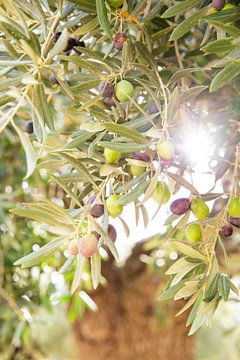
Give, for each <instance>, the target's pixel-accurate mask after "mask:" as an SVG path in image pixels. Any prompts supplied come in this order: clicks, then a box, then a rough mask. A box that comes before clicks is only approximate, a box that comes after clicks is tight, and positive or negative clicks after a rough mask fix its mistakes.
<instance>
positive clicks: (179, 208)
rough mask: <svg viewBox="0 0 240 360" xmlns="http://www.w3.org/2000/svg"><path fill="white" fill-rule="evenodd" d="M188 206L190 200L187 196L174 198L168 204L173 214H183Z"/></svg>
mask: <svg viewBox="0 0 240 360" xmlns="http://www.w3.org/2000/svg"><path fill="white" fill-rule="evenodd" d="M189 208H190V201H189V199H187V198H181V199H177V200H174V201H173V202H172V203H171V205H170V210H171V212H172V213H173V214H175V215H183V214H185V213H186V212H187V211H188V210H189Z"/></svg>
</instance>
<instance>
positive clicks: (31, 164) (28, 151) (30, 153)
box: [12, 122, 37, 179]
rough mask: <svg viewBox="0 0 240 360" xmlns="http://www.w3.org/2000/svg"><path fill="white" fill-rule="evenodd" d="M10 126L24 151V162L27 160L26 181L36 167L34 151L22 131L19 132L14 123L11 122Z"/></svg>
mask: <svg viewBox="0 0 240 360" xmlns="http://www.w3.org/2000/svg"><path fill="white" fill-rule="evenodd" d="M12 125H13V127H14V129H15V130H16V132H17V134H18V136H19V138H20V141H21V143H22V146H23V148H24V151H25V155H26V160H27V173H26V176H25V179H27V178H28V177H29V176H31V175H32V173H33V171H34V170H35V167H36V163H37V158H36V154H35V150H34V148H33V146H32V144H31V142H30V140H29V138H28V136H27V135H26V134H25V133H24V132H22V130H20V128H19V127H18V126H16V125H15V123H14V122H12Z"/></svg>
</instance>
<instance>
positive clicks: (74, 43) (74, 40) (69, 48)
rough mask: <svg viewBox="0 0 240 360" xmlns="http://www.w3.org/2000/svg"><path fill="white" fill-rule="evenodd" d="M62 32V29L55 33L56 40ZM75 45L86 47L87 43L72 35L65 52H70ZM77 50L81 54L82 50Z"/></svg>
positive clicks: (55, 40)
mask: <svg viewBox="0 0 240 360" xmlns="http://www.w3.org/2000/svg"><path fill="white" fill-rule="evenodd" d="M61 34H62V32H61V31H57V32H55V33H54V38H53V40H54V42H57V41H58V39H59V38H60V36H61ZM74 46H81V47H85V43H84V42H83V41H80V40H78V39H74V38H72V37H70V38H69V39H68V42H67V46H66V47H65V49H64V52H67V53H69V52H70V51H71V50H72V49H73V48H74ZM76 52H77V53H78V54H80V55H81V52H80V51H79V50H77V51H76Z"/></svg>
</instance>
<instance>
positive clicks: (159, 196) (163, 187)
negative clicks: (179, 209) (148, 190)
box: [153, 181, 171, 204]
mask: <svg viewBox="0 0 240 360" xmlns="http://www.w3.org/2000/svg"><path fill="white" fill-rule="evenodd" d="M170 196H171V194H170V191H169V188H168V186H167V184H166V183H165V182H161V181H159V182H158V183H157V186H156V189H155V191H154V194H153V200H155V201H156V202H157V203H158V204H166V203H167V202H168V200H169V199H170Z"/></svg>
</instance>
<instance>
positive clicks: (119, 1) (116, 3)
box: [108, 0, 123, 9]
mask: <svg viewBox="0 0 240 360" xmlns="http://www.w3.org/2000/svg"><path fill="white" fill-rule="evenodd" d="M108 3H109V5H110V6H111V7H113V8H114V9H117V8H119V7H120V6H122V5H123V0H108Z"/></svg>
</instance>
